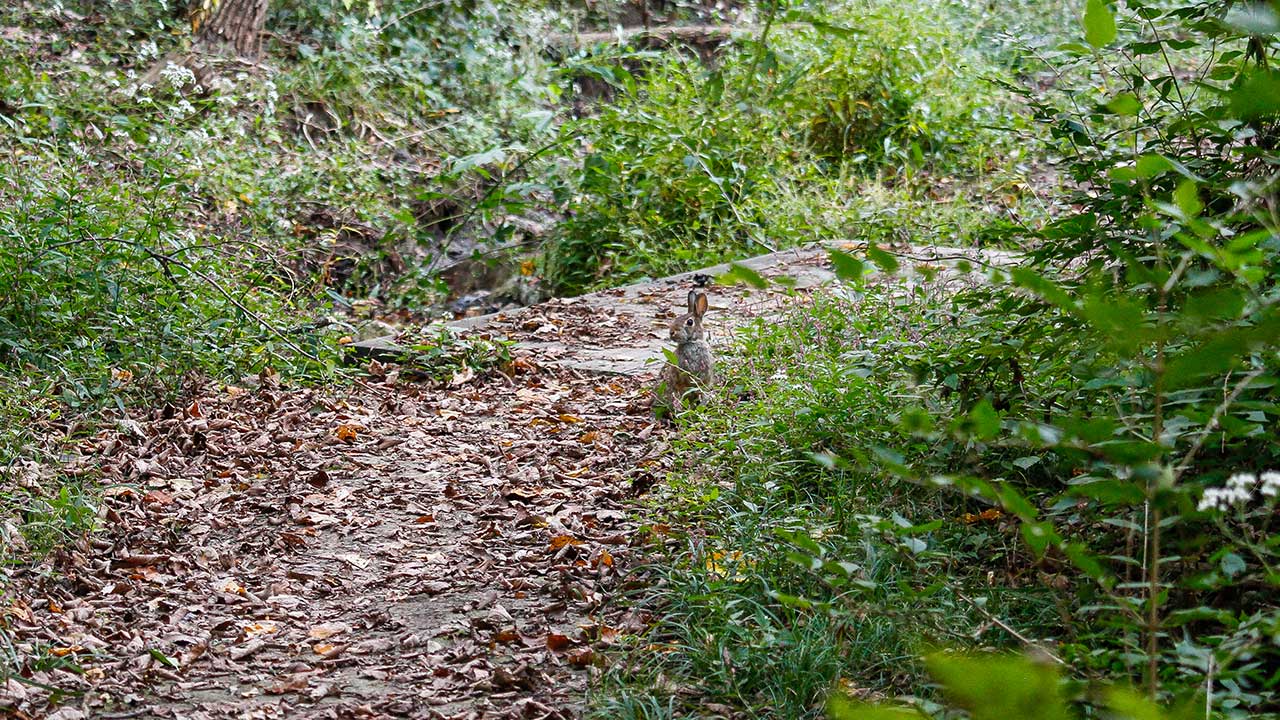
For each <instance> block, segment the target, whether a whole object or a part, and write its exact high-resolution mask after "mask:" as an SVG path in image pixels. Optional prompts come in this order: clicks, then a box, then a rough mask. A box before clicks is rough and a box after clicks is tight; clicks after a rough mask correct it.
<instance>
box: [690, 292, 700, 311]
mask: <svg viewBox="0 0 1280 720" xmlns="http://www.w3.org/2000/svg"><path fill="white" fill-rule="evenodd" d="M697 307H698V293H697V292H695V291H693V290H690V291H689V314H690V315H697V314H698V310H697Z"/></svg>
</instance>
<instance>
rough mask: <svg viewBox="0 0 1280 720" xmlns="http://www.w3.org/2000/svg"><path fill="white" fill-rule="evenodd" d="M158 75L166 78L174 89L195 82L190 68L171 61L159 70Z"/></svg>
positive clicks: (194, 75) (194, 76)
mask: <svg viewBox="0 0 1280 720" xmlns="http://www.w3.org/2000/svg"><path fill="white" fill-rule="evenodd" d="M160 77H162V78H164V79H165V80H168V81H169V84H170V85H172V86H173V87H174V89H181V88H184V87H186V86H187V85H195V83H196V74H195V73H193V72H191V68H189V67H187V66H186V65H179V64H177V63H172V62H171V63H169V64H168V65H165V66H164V69H163V70H161V71H160Z"/></svg>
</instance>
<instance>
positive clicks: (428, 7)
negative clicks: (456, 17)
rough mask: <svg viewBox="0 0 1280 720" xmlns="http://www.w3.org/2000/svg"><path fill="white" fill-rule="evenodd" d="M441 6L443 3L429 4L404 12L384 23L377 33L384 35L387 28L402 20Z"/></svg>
mask: <svg viewBox="0 0 1280 720" xmlns="http://www.w3.org/2000/svg"><path fill="white" fill-rule="evenodd" d="M443 5H444V3H443V2H431V3H426V4H425V5H419V6H418V7H416V8H414V9H412V10H410V11H408V12H406V13H403V14H401V15H399V16H397V17H395V18H394V19H391V20H388V21H387V22H386V24H384V25H383V26H382V27H379V28H378V32H379V33H384V32H386V31H387V30H388V29H389V28H392V27H395V25H396V24H397V23H399V22H400V21H402V20H405V19H407V18H409V17H412V16H414V15H417V14H418V13H420V12H423V11H424V10H433V9H435V8H438V7H441V6H443Z"/></svg>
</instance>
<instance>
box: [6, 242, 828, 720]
mask: <svg viewBox="0 0 1280 720" xmlns="http://www.w3.org/2000/svg"><path fill="white" fill-rule="evenodd" d="M816 254H817V253H813V254H811V256H809V257H802V258H797V260H798V261H799V262H800V263H805V264H813V256H816ZM794 264H795V263H793V265H794ZM685 292H687V289H686V288H682V287H681V286H679V285H678V284H677V283H676V282H674V281H666V282H659V283H653V284H649V285H645V286H635V287H633V288H627V289H617V290H611V291H604V292H601V293H597V294H596V295H594V296H586V297H584V298H575V299H570V300H559V301H551V302H548V303H544V304H543V305H539V306H535V307H532V308H526V309H525V310H523V311H520V312H518V313H514V314H512V315H510V316H498V317H497V318H493V319H490V320H489V321H488V322H486V323H485V325H483V326H482V327H479V328H477V329H476V330H475V331H474V332H478V333H487V334H494V335H502V336H505V337H507V338H509V339H511V340H513V341H517V343H518V344H517V345H516V346H515V352H514V353H513V356H512V358H511V362H509V363H507V365H506V367H505V368H504V369H503V370H502V371H499V372H488V373H476V374H472V376H471V377H468V378H466V379H464V380H461V381H459V382H457V383H452V382H451V383H447V384H446V385H445V386H427V385H415V384H409V383H404V382H401V381H400V380H399V376H398V373H396V372H394V371H391V372H389V371H387V368H386V367H383V366H381V365H380V366H379V367H377V368H371V369H372V370H374V372H371V376H372V377H373V378H374V380H375V381H361V382H357V383H355V384H354V385H353V386H352V387H350V388H348V389H346V390H344V391H340V392H325V391H321V390H318V389H289V388H285V387H282V386H281V385H280V383H279V381H278V379H277V377H276V376H275V375H274V373H270V372H267V373H264V374H262V375H261V376H260V377H259V378H258V379H257V380H256V381H254V382H249V383H243V382H242V383H241V384H239V385H235V386H226V387H222V388H211V389H208V390H206V391H205V392H202V393H199V395H198V396H197V397H194V398H190V399H189V400H188V401H185V402H184V404H183V405H182V406H166V407H162V408H157V409H155V410H153V411H151V412H150V413H148V414H146V415H135V416H134V417H131V418H127V419H125V420H123V421H121V422H118V423H117V424H116V426H115V427H112V428H108V429H104V430H102V431H100V432H99V433H98V434H97V435H96V436H94V437H92V438H89V439H88V440H87V441H85V442H84V443H83V444H82V446H81V447H80V452H79V453H78V454H77V455H75V456H73V457H71V458H70V459H69V460H68V462H67V463H66V465H65V467H62V468H60V470H59V472H61V473H63V474H66V475H70V476H77V475H79V476H83V477H86V478H91V479H94V480H95V481H97V482H99V483H101V485H102V486H103V487H104V488H106V490H105V492H104V495H103V505H102V507H101V509H100V512H99V514H100V517H101V520H102V522H101V524H102V527H101V529H100V531H98V532H95V533H93V534H91V535H90V536H88V537H86V538H84V539H83V540H82V541H80V542H79V543H77V544H75V545H73V546H70V547H64V548H62V549H60V550H58V551H57V552H55V553H54V554H52V555H51V556H49V557H48V558H45V559H44V560H43V561H41V562H40V563H38V564H34V565H19V566H13V567H8V568H5V569H4V571H3V572H4V579H5V580H6V583H7V590H6V594H5V596H4V600H3V605H2V606H0V623H2V625H0V627H3V629H4V631H5V632H4V634H3V635H0V637H4V636H7V637H8V638H9V640H10V641H11V642H12V654H13V655H14V656H16V658H17V659H18V660H19V661H20V662H21V664H22V667H23V670H24V672H23V677H22V678H21V682H19V681H18V680H17V679H9V680H8V681H7V682H6V683H5V684H4V685H3V686H2V687H0V708H2V709H4V710H5V711H6V712H7V713H8V714H10V715H12V716H14V717H18V718H35V717H57V718H60V719H61V720H74V719H75V718H79V717H102V718H133V717H155V718H190V719H192V720H206V719H215V718H283V717H291V718H292V717H314V718H381V717H411V718H459V719H462V718H575V717H578V716H579V715H580V712H581V708H580V707H579V706H578V703H579V702H580V701H581V698H582V697H583V695H584V690H585V688H586V686H587V683H588V682H589V678H590V677H591V675H592V674H593V673H597V672H600V671H601V668H602V666H603V664H604V662H605V657H606V656H605V655H604V654H603V651H604V650H605V649H606V648H608V647H609V646H611V645H613V644H615V643H618V642H620V641H621V639H622V637H623V636H625V635H633V634H638V633H643V632H644V630H645V629H646V627H647V625H648V619H647V618H645V617H643V616H642V615H639V614H637V613H636V612H635V611H632V610H626V609H624V608H623V607H622V606H621V604H620V603H615V602H614V601H613V597H614V595H615V593H616V592H618V591H619V590H620V588H619V585H620V584H621V581H622V579H623V578H624V577H625V576H626V574H627V573H628V571H629V568H631V567H634V566H635V565H636V564H637V563H638V560H639V558H638V557H637V555H638V553H639V552H640V551H641V550H642V548H643V546H644V544H645V543H646V542H648V541H649V539H651V538H652V535H646V534H644V533H640V532H637V530H638V527H637V525H638V524H637V522H636V521H634V520H632V519H631V517H630V515H629V508H630V504H631V502H632V501H633V499H634V497H635V495H636V494H638V493H640V492H643V491H644V490H645V489H646V488H648V487H651V486H652V485H653V483H654V482H656V481H657V480H658V479H659V478H661V477H663V475H664V474H665V473H666V472H667V470H668V468H669V466H670V458H669V457H668V456H667V455H666V454H665V450H666V447H667V443H668V433H669V432H670V431H669V429H666V428H662V427H660V426H657V425H655V424H654V422H653V420H652V418H651V415H650V413H649V410H648V407H647V404H646V403H645V402H644V399H645V397H646V396H647V391H648V383H649V382H651V381H652V375H653V373H654V372H656V366H652V367H644V368H642V371H641V372H639V373H638V374H637V373H636V372H634V371H632V372H629V373H618V374H604V375H602V374H599V373H598V372H597V373H591V372H586V371H584V370H583V369H581V368H575V367H574V366H573V365H572V364H571V363H569V364H566V363H565V362H563V361H564V360H565V358H572V357H574V356H575V354H579V353H582V352H584V351H589V350H591V349H593V348H618V347H633V348H643V347H644V346H645V345H646V343H648V344H651V343H652V342H653V338H652V337H651V334H652V332H653V331H654V330H655V329H657V328H661V327H662V326H663V325H664V323H665V316H666V315H667V314H669V310H670V308H671V307H676V306H678V305H679V303H680V302H681V301H682V300H681V298H682V297H683V295H684V293H685ZM717 292H718V293H719V294H720V295H721V297H722V298H724V300H725V304H726V307H724V308H723V309H722V310H721V309H718V310H719V311H720V312H722V313H723V315H722V316H723V317H724V320H723V321H722V327H731V326H733V325H736V324H741V323H743V322H746V321H748V320H749V319H750V318H751V317H756V316H760V315H762V314H767V313H768V312H771V311H774V310H776V309H777V308H778V307H779V305H780V304H781V302H782V301H781V300H780V298H779V296H778V295H777V294H773V293H768V292H764V291H759V290H756V289H750V288H724V289H719V290H718V291H717ZM455 379H457V378H455ZM0 650H3V648H0ZM55 689H56V690H57V691H58V692H56V693H53V692H51V691H53V690H55ZM55 707H56V709H54V708H55Z"/></svg>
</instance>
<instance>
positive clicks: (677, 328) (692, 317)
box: [671, 290, 707, 344]
mask: <svg viewBox="0 0 1280 720" xmlns="http://www.w3.org/2000/svg"><path fill="white" fill-rule="evenodd" d="M706 312H707V295H706V293H700V292H697V291H695V290H690V291H689V312H688V313H686V314H684V315H681V316H680V317H678V318H676V319H675V320H672V321H671V339H672V340H674V341H675V342H676V344H684V343H688V342H693V341H694V340H701V339H702V316H703V315H705V314H706Z"/></svg>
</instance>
